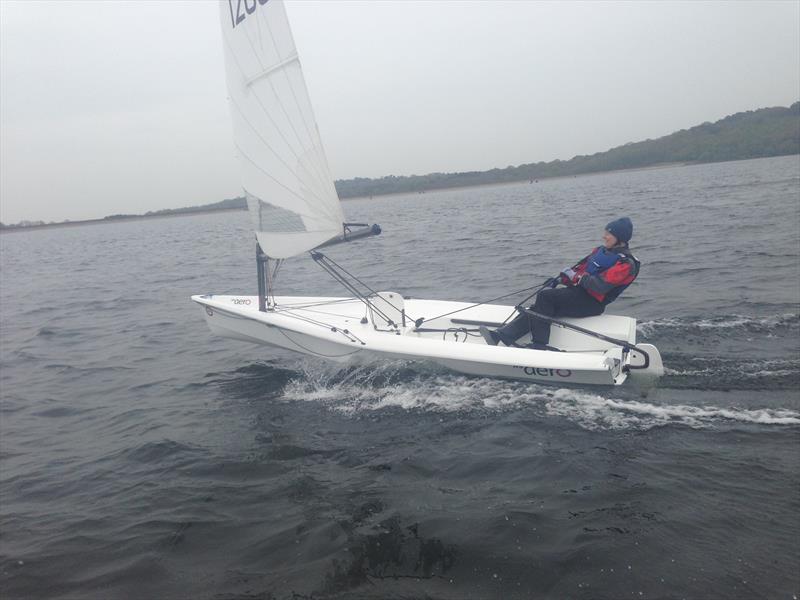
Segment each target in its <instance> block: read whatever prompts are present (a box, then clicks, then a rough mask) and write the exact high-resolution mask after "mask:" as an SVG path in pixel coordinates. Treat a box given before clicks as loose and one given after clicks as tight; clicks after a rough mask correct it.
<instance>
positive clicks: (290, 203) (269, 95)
mask: <svg viewBox="0 0 800 600" xmlns="http://www.w3.org/2000/svg"><path fill="white" fill-rule="evenodd" d="M220 20H221V24H222V37H223V46H224V50H225V68H226V73H227V82H228V93H229V96H230V98H229V102H230V109H231V117H232V120H233V138H234V143H235V145H236V149H237V152H238V155H239V164H240V167H241V177H242V186H243V187H244V191H245V195H246V197H247V206H248V209H249V210H250V214H251V216H252V218H253V224H254V227H255V230H256V237H257V239H258V242H259V244H260V245H261V249H262V250H263V251H264V253H265V254H266V255H267V256H270V257H272V258H288V257H290V256H295V255H297V254H300V253H302V252H305V251H307V250H310V249H312V248H314V247H316V246H318V245H320V244H322V243H323V242H326V241H328V240H329V239H331V238H333V237H336V236H337V235H340V234H341V233H342V223H343V221H344V215H343V213H342V207H341V204H340V203H339V197H338V195H337V194H336V188H335V187H334V185H333V177H332V176H331V173H330V169H329V167H328V161H327V159H326V158H325V152H324V150H323V148H322V141H321V140H320V136H319V131H318V130H317V124H316V121H315V119H314V113H313V110H312V108H311V102H310V100H309V97H308V90H307V88H306V84H305V80H304V79H303V71H302V69H301V66H300V60H299V58H298V56H297V49H296V48H295V45H294V39H293V38H292V32H291V29H290V27H289V21H288V18H287V16H286V7H285V6H284V3H283V0H221V1H220Z"/></svg>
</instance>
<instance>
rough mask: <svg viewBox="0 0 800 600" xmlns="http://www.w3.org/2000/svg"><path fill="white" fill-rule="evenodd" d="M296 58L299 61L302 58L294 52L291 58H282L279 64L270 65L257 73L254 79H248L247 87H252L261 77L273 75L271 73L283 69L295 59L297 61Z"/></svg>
mask: <svg viewBox="0 0 800 600" xmlns="http://www.w3.org/2000/svg"><path fill="white" fill-rule="evenodd" d="M296 60H297V61H299V60H300V57H299V56H297V54H294V55H293V56H290V57H289V58H286V59H284V60H282V61H281V62H279V63H278V64H277V65H273V66H271V67H269V68H267V69H265V70H264V71H262V72H261V73H259V74H258V75H256V76H255V77H253V78H252V79H250V80H248V81H247V84H246V85H247V87H250V86H251V85H253V84H254V83H255V82H256V81H258V80H259V79H262V78H264V77H267V76H269V75H271V74H272V73H274V72H275V71H277V70H279V69H282V68H283V67H285V66H286V65H288V64H289V63H291V62H294V61H296Z"/></svg>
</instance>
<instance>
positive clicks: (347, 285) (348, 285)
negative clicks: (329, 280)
mask: <svg viewBox="0 0 800 600" xmlns="http://www.w3.org/2000/svg"><path fill="white" fill-rule="evenodd" d="M320 256H322V260H319V261H316V262H318V263H319V264H320V266H321V267H322V269H323V270H325V272H326V273H328V274H329V275H330V276H331V277H333V278H334V280H335V281H338V282H339V283H340V284H341V285H343V286H344V288H345V289H347V290H349V291H350V292H352V293H353V294H355V295H356V297H357V298H358V299H359V300H361V301H362V302H363V303H364V304H366V305H367V307H368V308H371V309H372V310H373V312H376V313H378V315H379V316H381V317H382V318H383V319H385V320H386V322H387V324H388V323H394V321H393V320H392V319H391V318H390V317H389V316H388V315H387V314H386V313H384V312H383V311H382V310H381V309H379V308H378V307H377V306H375V305H374V304H373V303H372V302H371V301H370V300H369V298H367V297H365V296H364V295H363V294H362V293H361V292H360V291H359V290H358V289H356V288H355V286H353V285H352V284H351V283H350V282H348V281H347V280H346V279H345V278H344V277H342V275H340V274H339V273H336V272H335V271H334V270H333V268H332V267H331V266H330V265H327V264H325V263H324V262H323V261H324V260H325V256H324V255H322V254H321V255H320ZM365 287H366V286H365ZM367 289H369V288H367ZM373 293H375V292H373ZM395 325H396V324H395Z"/></svg>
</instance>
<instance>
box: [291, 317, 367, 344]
mask: <svg viewBox="0 0 800 600" xmlns="http://www.w3.org/2000/svg"><path fill="white" fill-rule="evenodd" d="M281 315H283V316H286V317H288V318H290V319H297V320H298V321H304V322H306V323H310V324H311V325H317V326H319V327H324V328H325V329H330V330H331V331H334V332H336V333H341V334H342V335H343V336H344V337H346V338H347V339H348V340H349V341H351V342H360V343H362V344H363V343H364V341H363V340H362V339H361V338H359V337H358V336H357V335H356V334H354V333H353V332H351V331H350V330H349V329H347V330H345V329H342V328H341V327H338V326H336V325H332V324H330V323H325V322H324V321H317V320H315V319H310V318H308V317H303V316H301V315H298V314H294V313H293V312H291V311H283V312H282V313H281Z"/></svg>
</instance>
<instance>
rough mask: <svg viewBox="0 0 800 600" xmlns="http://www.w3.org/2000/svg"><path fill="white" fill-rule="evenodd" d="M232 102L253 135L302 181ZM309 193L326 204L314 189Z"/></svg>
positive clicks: (232, 101)
mask: <svg viewBox="0 0 800 600" xmlns="http://www.w3.org/2000/svg"><path fill="white" fill-rule="evenodd" d="M230 102H231V105H232V106H233V107H234V108H235V109H236V111H237V112H238V113H239V116H240V117H241V118H242V120H243V121H244V122H245V123H247V126H248V127H249V128H250V130H251V131H252V132H253V133H255V134H256V136H257V137H258V139H259V140H261V142H262V143H263V144H264V146H266V147H267V148H268V149H269V151H270V152H272V154H274V155H275V158H277V159H278V160H279V161H280V163H281V164H282V165H283V166H284V167H286V169H287V170H288V171H289V172H290V173H291V174H292V175H294V176H295V177H296V178H297V179H298V181H301V177H300V176H299V175H298V174H297V172H296V171H294V170H293V169H292V167H291V166H289V165H288V164H287V163H286V161H284V160H283V158H281V155H280V154H278V152H277V151H276V150H275V149H274V148H273V147H272V146H271V145H270V144H269V142H268V141H267V140H266V139H264V136H262V135H261V133H260V132H259V131H258V129H256V127H255V126H254V125H253V124H252V123H251V122H250V121H249V120H248V119H247V117H246V116H245V114H244V112H243V111H242V109H241V107H240V106H239V105H238V104H237V103H236V101H235V100H234V99H233V98H231V101H230ZM298 161H299V159H298ZM309 191H310V192H311V194H312V195H314V196H315V197H316V198H317V199H318V200H320V201H321V202H324V200H323V199H322V198H319V197H318V196H317V195H316V193H315V192H314V190H313V189H309ZM306 204H308V202H307V201H306Z"/></svg>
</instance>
